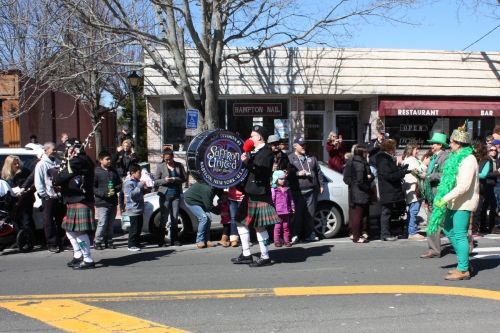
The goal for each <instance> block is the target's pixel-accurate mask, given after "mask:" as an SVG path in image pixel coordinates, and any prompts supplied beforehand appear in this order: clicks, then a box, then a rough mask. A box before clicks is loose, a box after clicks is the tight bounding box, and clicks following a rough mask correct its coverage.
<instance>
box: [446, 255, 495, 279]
mask: <svg viewBox="0 0 500 333" xmlns="http://www.w3.org/2000/svg"><path fill="white" fill-rule="evenodd" d="M495 257H496V255H495ZM484 259H485V258H484V257H483V258H481V259H473V258H471V259H470V261H469V263H470V265H471V267H472V272H471V277H474V276H476V275H477V274H479V272H481V271H486V270H489V269H495V268H497V267H498V266H500V259H498V258H494V259H487V260H484ZM441 268H443V269H450V268H457V264H450V265H445V266H441Z"/></svg>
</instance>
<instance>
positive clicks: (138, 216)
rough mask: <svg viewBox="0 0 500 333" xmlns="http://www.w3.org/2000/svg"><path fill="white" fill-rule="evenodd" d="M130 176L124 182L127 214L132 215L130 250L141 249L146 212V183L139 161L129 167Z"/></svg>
mask: <svg viewBox="0 0 500 333" xmlns="http://www.w3.org/2000/svg"><path fill="white" fill-rule="evenodd" d="M128 171H129V174H130V175H129V176H127V178H126V179H125V183H124V184H123V187H124V189H125V190H124V192H125V205H126V207H127V215H128V216H129V217H130V230H129V234H128V250H129V251H140V250H141V248H140V241H139V237H140V236H141V230H142V224H143V216H142V214H143V213H144V188H145V184H144V183H143V182H141V181H140V179H141V166H140V165H139V164H137V163H132V164H130V166H129V167H128Z"/></svg>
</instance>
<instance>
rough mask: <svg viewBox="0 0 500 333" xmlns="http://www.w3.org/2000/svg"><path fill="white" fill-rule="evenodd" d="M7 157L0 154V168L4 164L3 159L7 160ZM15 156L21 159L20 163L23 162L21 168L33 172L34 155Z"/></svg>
mask: <svg viewBox="0 0 500 333" xmlns="http://www.w3.org/2000/svg"><path fill="white" fill-rule="evenodd" d="M7 156H9V155H3V154H0V168H2V167H3V164H4V162H5V159H6V158H7ZM16 156H18V157H19V158H20V159H21V161H22V162H23V166H24V167H25V168H28V169H30V170H31V171H33V169H34V167H35V162H36V160H37V157H36V155H22V154H17V155H16Z"/></svg>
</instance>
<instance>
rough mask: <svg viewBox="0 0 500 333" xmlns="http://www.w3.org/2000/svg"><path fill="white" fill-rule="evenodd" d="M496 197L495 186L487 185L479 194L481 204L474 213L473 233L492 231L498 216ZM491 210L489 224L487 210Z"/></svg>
mask: <svg viewBox="0 0 500 333" xmlns="http://www.w3.org/2000/svg"><path fill="white" fill-rule="evenodd" d="M495 205H496V199H495V192H494V188H493V187H487V188H486V189H485V190H484V192H483V193H481V194H480V196H479V204H478V206H477V209H476V211H475V212H474V213H473V214H472V215H473V220H472V233H473V234H477V233H478V232H491V229H493V227H494V226H495V222H496V221H495V218H496V207H495ZM487 211H489V212H490V214H489V216H488V224H486V212H487Z"/></svg>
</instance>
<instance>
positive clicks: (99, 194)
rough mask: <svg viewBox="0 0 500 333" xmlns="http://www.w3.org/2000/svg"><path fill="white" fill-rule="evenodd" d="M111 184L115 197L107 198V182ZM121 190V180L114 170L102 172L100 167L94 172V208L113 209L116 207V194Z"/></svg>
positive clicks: (109, 169)
mask: <svg viewBox="0 0 500 333" xmlns="http://www.w3.org/2000/svg"><path fill="white" fill-rule="evenodd" d="M110 180H111V181H112V182H113V188H114V190H115V195H113V196H111V197H107V194H108V192H109V189H108V184H109V181H110ZM121 190H122V180H121V178H120V175H118V172H117V171H116V170H115V169H114V168H108V170H104V169H103V168H101V167H100V166H98V167H96V168H95V170H94V195H95V206H96V207H109V208H111V207H115V206H116V205H118V192H120V191H121Z"/></svg>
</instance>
